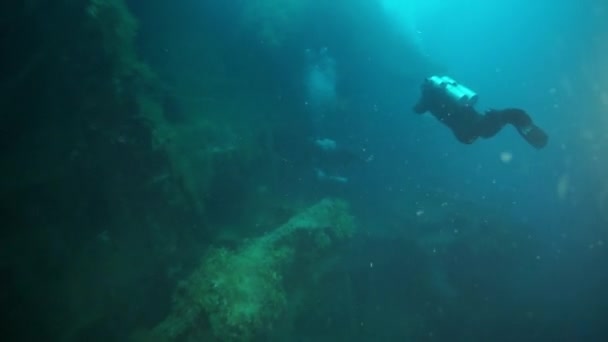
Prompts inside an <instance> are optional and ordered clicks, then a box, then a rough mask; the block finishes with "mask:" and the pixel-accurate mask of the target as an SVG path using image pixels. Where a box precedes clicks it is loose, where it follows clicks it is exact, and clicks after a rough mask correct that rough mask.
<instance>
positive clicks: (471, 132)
mask: <svg viewBox="0 0 608 342" xmlns="http://www.w3.org/2000/svg"><path fill="white" fill-rule="evenodd" d="M421 92H422V94H421V97H420V100H419V101H418V103H417V104H416V105H415V106H414V112H415V113H417V114H423V113H425V112H430V113H431V114H433V116H435V117H436V118H437V119H438V120H439V121H441V122H442V123H444V124H445V125H446V126H448V127H449V128H450V129H451V130H452V132H453V133H454V135H455V136H456V138H457V139H458V140H459V141H460V142H462V143H464V144H471V143H473V142H474V141H475V140H477V138H484V139H488V138H491V137H493V136H494V135H496V134H497V133H498V132H500V130H502V128H503V127H504V126H505V125H506V124H511V125H513V127H515V128H516V129H517V131H518V132H519V134H520V135H521V136H522V137H523V138H524V139H525V140H526V141H527V142H528V143H529V144H530V145H532V146H534V147H535V148H537V149H541V148H543V147H545V145H547V141H548V139H549V138H548V136H547V134H546V133H545V132H544V131H543V130H542V129H541V128H539V127H538V126H536V125H535V124H534V123H533V121H532V119H531V118H530V116H529V115H528V114H527V113H526V112H525V111H524V110H522V109H518V108H506V109H501V110H496V109H489V110H486V111H485V113H484V114H481V113H479V112H477V110H475V108H473V106H474V105H475V103H476V102H477V100H478V98H479V97H478V95H477V94H476V93H475V92H473V91H472V90H470V89H469V88H467V87H465V86H463V85H462V84H459V83H457V82H456V81H454V80H453V79H451V78H450V77H447V76H431V77H429V78H427V79H425V80H424V82H423V84H422V86H421Z"/></svg>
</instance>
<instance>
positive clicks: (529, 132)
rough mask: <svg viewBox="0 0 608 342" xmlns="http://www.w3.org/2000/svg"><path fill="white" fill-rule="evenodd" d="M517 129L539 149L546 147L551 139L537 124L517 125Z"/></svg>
mask: <svg viewBox="0 0 608 342" xmlns="http://www.w3.org/2000/svg"><path fill="white" fill-rule="evenodd" d="M517 131H518V132H519V134H520V135H521V136H522V137H523V138H524V139H526V141H527V142H528V143H529V144H530V145H532V146H534V147H536V148H537V149H541V148H543V147H545V146H546V145H547V142H548V141H549V136H548V135H547V133H545V131H543V130H542V129H541V128H540V127H538V126H536V125H535V124H529V125H525V126H521V127H517Z"/></svg>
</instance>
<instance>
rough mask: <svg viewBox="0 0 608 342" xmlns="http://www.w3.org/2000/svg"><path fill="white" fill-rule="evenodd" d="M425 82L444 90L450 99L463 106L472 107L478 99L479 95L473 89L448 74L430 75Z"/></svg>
mask: <svg viewBox="0 0 608 342" xmlns="http://www.w3.org/2000/svg"><path fill="white" fill-rule="evenodd" d="M427 82H429V83H430V85H431V86H433V87H435V88H438V89H440V90H442V91H444V92H445V93H446V95H448V96H449V97H450V98H451V99H452V100H454V101H455V102H456V103H458V104H460V105H463V106H469V107H472V106H474V105H475V104H476V103H477V100H478V99H479V95H477V93H475V92H474V91H473V90H471V89H469V88H467V87H465V86H464V85H462V84H460V83H458V82H456V81H455V80H454V79H453V78H451V77H448V76H431V77H429V78H427Z"/></svg>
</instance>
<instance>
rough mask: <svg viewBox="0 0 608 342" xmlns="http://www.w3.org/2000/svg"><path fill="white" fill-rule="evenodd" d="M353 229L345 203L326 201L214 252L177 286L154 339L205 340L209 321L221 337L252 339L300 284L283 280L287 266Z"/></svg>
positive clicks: (276, 315) (308, 259)
mask: <svg viewBox="0 0 608 342" xmlns="http://www.w3.org/2000/svg"><path fill="white" fill-rule="evenodd" d="M354 229H355V224H354V220H353V217H352V216H350V214H349V213H348V206H347V204H346V203H345V202H343V201H341V200H335V199H324V200H322V201H320V202H319V203H317V204H315V205H313V206H311V207H309V208H308V209H306V210H304V211H303V212H301V213H299V214H297V215H295V216H293V217H292V218H291V219H290V220H289V221H288V222H287V223H285V224H283V225H281V226H280V227H278V228H277V229H275V230H273V231H271V232H269V233H267V234H265V235H264V236H261V237H259V238H256V239H252V240H250V241H248V242H246V243H245V244H244V245H243V246H241V247H240V248H238V249H236V250H229V249H226V248H217V249H213V250H211V251H210V252H208V253H207V255H206V256H205V257H204V258H203V260H202V262H201V264H200V266H199V267H198V268H197V269H196V270H195V271H194V272H193V273H192V274H191V275H190V276H189V277H188V278H187V279H186V280H184V281H183V282H182V283H181V284H180V285H178V288H177V289H176V291H175V294H174V305H173V308H172V311H171V313H170V314H169V316H168V317H167V318H166V319H165V320H164V321H163V322H161V323H160V324H159V325H158V326H156V328H154V330H153V331H152V332H151V334H152V336H153V338H156V339H160V340H168V341H172V340H177V339H179V340H181V339H182V338H184V337H186V336H188V337H197V338H203V336H200V334H202V333H201V331H205V330H208V327H205V324H206V323H208V324H209V325H210V328H211V331H212V333H213V335H214V337H215V338H217V339H218V340H221V341H247V340H250V339H252V338H253V337H254V336H256V335H258V334H260V333H262V332H263V331H265V330H266V329H269V327H270V326H272V324H273V323H274V322H275V321H276V320H277V319H278V318H279V317H280V316H281V315H282V314H283V313H285V311H286V309H287V302H288V294H289V293H288V292H287V291H286V289H292V288H294V287H297V284H286V283H285V280H284V278H285V274H286V272H287V269H288V266H293V265H294V264H295V262H296V260H298V259H299V260H300V261H301V260H303V259H304V260H305V262H307V263H316V261H318V260H315V258H316V259H318V257H319V255H320V253H321V252H323V251H327V250H329V249H330V248H331V246H334V245H335V242H339V241H341V240H346V239H348V238H349V237H351V236H352V234H353V232H354ZM304 246H305V247H306V248H303V247H304ZM311 255H313V257H312V258H311ZM205 328H207V329H205Z"/></svg>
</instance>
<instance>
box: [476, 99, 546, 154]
mask: <svg viewBox="0 0 608 342" xmlns="http://www.w3.org/2000/svg"><path fill="white" fill-rule="evenodd" d="M506 124H511V125H513V126H514V127H515V128H516V129H517V131H518V132H519V134H520V135H521V136H522V137H523V138H524V139H525V140H526V141H527V142H528V143H529V144H530V145H532V146H534V147H536V148H543V147H545V145H547V141H548V140H549V137H548V136H547V134H546V133H545V132H544V131H543V130H542V129H541V128H540V127H538V126H536V125H535V124H534V122H532V119H531V118H530V116H529V115H528V114H527V113H526V112H525V111H523V110H521V109H516V108H509V109H503V110H490V111H487V112H486V114H485V115H484V117H483V118H482V119H481V120H480V122H479V124H478V133H479V136H481V137H483V138H490V137H493V136H494V135H496V133H498V132H500V130H501V129H502V128H503V127H504V125H506Z"/></svg>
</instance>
